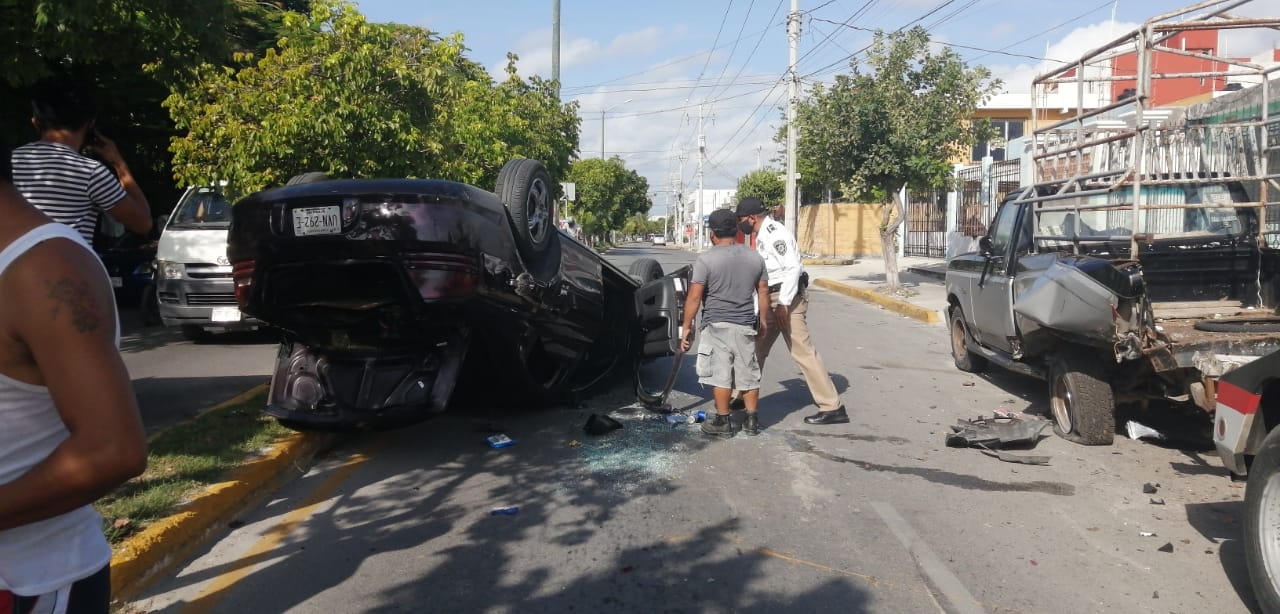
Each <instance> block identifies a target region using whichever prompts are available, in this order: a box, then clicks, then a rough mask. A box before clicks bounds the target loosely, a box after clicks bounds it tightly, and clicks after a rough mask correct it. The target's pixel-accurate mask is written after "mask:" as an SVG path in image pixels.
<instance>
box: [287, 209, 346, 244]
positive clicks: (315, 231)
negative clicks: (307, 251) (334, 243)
mask: <svg viewBox="0 0 1280 614" xmlns="http://www.w3.org/2000/svg"><path fill="white" fill-rule="evenodd" d="M341 232H342V219H341V217H340V216H339V215H338V207H336V206H331V207H298V208H297V209H294V210H293V236H295V237H310V236H315V235H336V234H340V233H341Z"/></svg>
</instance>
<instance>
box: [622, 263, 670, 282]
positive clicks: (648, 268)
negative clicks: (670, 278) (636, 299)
mask: <svg viewBox="0 0 1280 614" xmlns="http://www.w3.org/2000/svg"><path fill="white" fill-rule="evenodd" d="M627 274H628V275H630V276H631V277H633V278H635V280H636V281H638V282H640V283H642V284H647V283H649V282H651V281H657V280H659V279H662V265H661V264H659V263H658V261H657V260H654V259H653V258H641V259H639V260H636V261H635V262H632V263H631V267H630V268H628V269H627Z"/></svg>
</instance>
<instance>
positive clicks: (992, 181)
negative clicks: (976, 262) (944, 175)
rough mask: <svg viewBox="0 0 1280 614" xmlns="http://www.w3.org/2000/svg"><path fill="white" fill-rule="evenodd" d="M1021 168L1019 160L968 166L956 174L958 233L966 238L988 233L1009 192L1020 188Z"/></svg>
mask: <svg viewBox="0 0 1280 614" xmlns="http://www.w3.org/2000/svg"><path fill="white" fill-rule="evenodd" d="M1021 176H1022V170H1021V164H1020V163H1019V161H1018V160H1017V159H1014V160H1002V161H1000V162H988V163H986V164H975V165H973V166H966V167H964V168H962V169H959V170H957V171H956V193H957V201H958V203H959V205H960V206H959V212H958V217H959V219H958V220H957V224H956V230H957V231H959V232H960V234H962V235H964V236H966V237H980V236H982V235H984V234H986V233H987V226H989V225H990V224H991V218H993V217H995V215H996V209H997V208H998V207H999V206H1000V203H1002V202H1004V199H1005V197H1007V196H1008V195H1009V193H1010V192H1013V191H1016V190H1017V189H1018V188H1019V187H1020V185H1021Z"/></svg>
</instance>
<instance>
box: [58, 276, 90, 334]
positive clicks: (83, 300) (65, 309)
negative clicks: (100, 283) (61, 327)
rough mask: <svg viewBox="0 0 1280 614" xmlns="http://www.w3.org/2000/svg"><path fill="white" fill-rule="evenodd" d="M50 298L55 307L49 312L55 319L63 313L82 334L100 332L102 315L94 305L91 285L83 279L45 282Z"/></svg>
mask: <svg viewBox="0 0 1280 614" xmlns="http://www.w3.org/2000/svg"><path fill="white" fill-rule="evenodd" d="M45 285H46V286H47V287H48V297H49V299H50V302H52V303H53V307H52V308H51V309H50V310H49V311H50V315H51V316H53V319H55V320H56V319H58V318H59V317H61V315H62V314H63V313H66V314H67V317H68V318H70V319H71V325H72V326H75V327H76V330H78V331H80V332H82V333H89V332H93V331H95V330H98V328H99V327H100V326H102V314H101V313H99V311H98V307H97V305H95V304H94V300H93V291H92V289H91V288H90V287H89V283H88V282H86V281H85V280H83V279H80V280H73V279H71V278H66V277H64V278H62V279H60V280H58V281H49V282H45Z"/></svg>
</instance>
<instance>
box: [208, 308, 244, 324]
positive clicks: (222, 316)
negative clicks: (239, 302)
mask: <svg viewBox="0 0 1280 614" xmlns="http://www.w3.org/2000/svg"><path fill="white" fill-rule="evenodd" d="M209 319H210V320H213V321H214V322H239V321H240V308H239V307H214V308H213V313H212V314H210V315H209Z"/></svg>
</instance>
